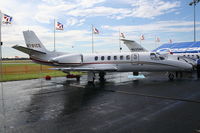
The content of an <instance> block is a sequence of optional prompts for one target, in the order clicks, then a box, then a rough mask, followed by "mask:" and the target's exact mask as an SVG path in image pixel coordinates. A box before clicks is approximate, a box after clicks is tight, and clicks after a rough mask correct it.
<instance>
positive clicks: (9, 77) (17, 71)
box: [0, 61, 84, 82]
mask: <svg viewBox="0 0 200 133" xmlns="http://www.w3.org/2000/svg"><path fill="white" fill-rule="evenodd" d="M11 62H12V63H13V64H12V63H11ZM11 62H4V63H11V64H2V67H3V69H5V71H4V74H3V75H0V81H3V82H5V81H15V80H27V79H37V78H44V77H45V76H46V75H49V76H51V77H62V76H66V75H67V74H66V73H64V72H62V71H54V70H49V69H48V68H49V67H48V66H42V71H41V72H40V68H41V65H40V64H35V63H28V64H24V62H17V63H19V64H15V63H16V62H14V61H11ZM20 63H22V64H20ZM70 73H71V74H75V75H83V74H84V73H82V72H70ZM0 74H1V73H0Z"/></svg>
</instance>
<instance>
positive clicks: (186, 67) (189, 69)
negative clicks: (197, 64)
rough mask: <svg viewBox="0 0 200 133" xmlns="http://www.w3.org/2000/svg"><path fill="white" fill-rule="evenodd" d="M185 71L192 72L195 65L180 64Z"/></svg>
mask: <svg viewBox="0 0 200 133" xmlns="http://www.w3.org/2000/svg"><path fill="white" fill-rule="evenodd" d="M180 65H181V67H182V69H183V70H186V71H191V70H192V69H193V65H192V64H189V63H186V62H185V63H182V64H180Z"/></svg>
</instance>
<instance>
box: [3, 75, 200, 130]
mask: <svg viewBox="0 0 200 133" xmlns="http://www.w3.org/2000/svg"><path fill="white" fill-rule="evenodd" d="M130 74H131V73H124V74H123V73H117V74H113V75H107V76H106V78H107V81H106V82H105V83H99V82H98V81H97V82H95V85H90V84H87V82H86V76H83V77H82V78H81V81H80V82H77V81H75V80H66V78H64V77H61V78H53V79H52V80H50V81H45V80H44V79H36V80H25V81H13V82H4V83H3V84H1V88H3V91H4V92H3V94H4V95H3V97H2V92H0V97H1V100H0V104H1V105H0V132H6V133H57V132H58V133H95V132H100V133H107V132H109V133H110V132H114V133H125V132H131V133H132V132H134V133H198V132H200V114H199V113H200V80H198V79H196V78H184V79H177V80H174V81H169V80H168V79H167V76H166V75H160V74H147V76H146V78H143V77H142V76H141V77H142V78H141V77H138V78H140V79H138V80H135V79H134V78H133V77H132V78H130Z"/></svg>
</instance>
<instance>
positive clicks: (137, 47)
mask: <svg viewBox="0 0 200 133" xmlns="http://www.w3.org/2000/svg"><path fill="white" fill-rule="evenodd" d="M121 40H122V41H123V42H124V44H125V45H126V46H127V47H128V48H129V50H130V51H131V52H147V51H148V50H146V49H145V48H144V47H142V46H141V45H140V44H138V43H137V42H135V41H133V40H127V39H121Z"/></svg>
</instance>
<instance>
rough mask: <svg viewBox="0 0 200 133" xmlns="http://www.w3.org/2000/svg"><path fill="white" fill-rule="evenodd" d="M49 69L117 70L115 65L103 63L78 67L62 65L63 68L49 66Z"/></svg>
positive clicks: (64, 70) (67, 70)
mask: <svg viewBox="0 0 200 133" xmlns="http://www.w3.org/2000/svg"><path fill="white" fill-rule="evenodd" d="M50 69H51V70H60V71H63V72H70V71H94V72H99V71H109V72H113V71H117V67H116V66H114V65H110V64H108V65H105V64H98V65H96V66H95V65H87V66H80V67H63V68H50Z"/></svg>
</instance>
